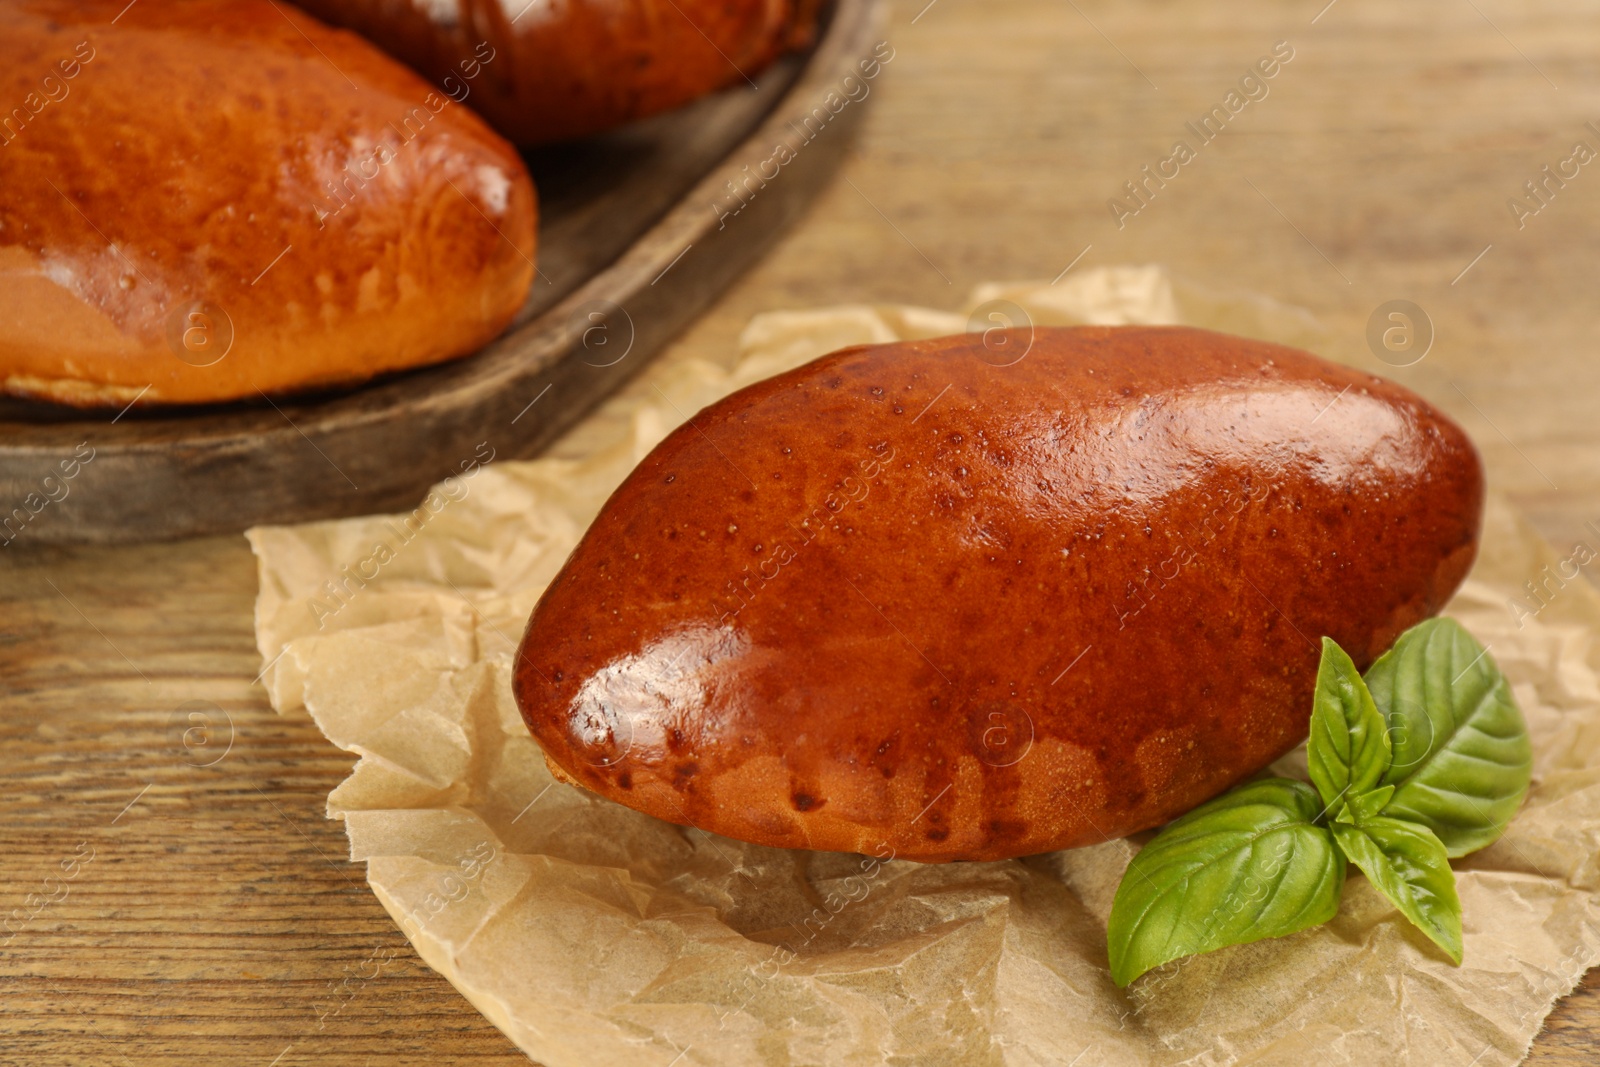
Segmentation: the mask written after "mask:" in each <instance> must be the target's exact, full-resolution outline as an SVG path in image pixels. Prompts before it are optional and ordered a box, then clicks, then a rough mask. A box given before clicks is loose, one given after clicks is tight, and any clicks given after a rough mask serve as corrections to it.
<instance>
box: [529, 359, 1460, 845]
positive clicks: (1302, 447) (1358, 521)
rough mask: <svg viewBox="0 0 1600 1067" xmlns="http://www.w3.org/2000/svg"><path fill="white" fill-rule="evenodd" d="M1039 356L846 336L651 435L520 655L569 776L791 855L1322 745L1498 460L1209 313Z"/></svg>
mask: <svg viewBox="0 0 1600 1067" xmlns="http://www.w3.org/2000/svg"><path fill="white" fill-rule="evenodd" d="M1000 341H1005V342H1007V344H998V343H997V342H1000ZM1027 341H1028V339H1027V336H1026V334H1025V333H1022V332H1013V333H1010V334H1005V335H996V334H994V333H991V334H990V335H988V342H989V343H988V344H986V343H985V338H984V336H982V335H977V334H973V335H965V336H959V337H951V338H943V339H938V340H932V341H921V342H907V343H898V344H891V345H881V346H873V347H866V348H855V349H847V350H845V351H841V352H836V353H834V354H832V355H829V356H825V357H823V358H822V359H819V360H817V361H815V362H813V363H811V364H809V365H807V366H805V367H802V368H799V369H798V370H795V371H793V372H790V373H788V374H784V375H781V376H779V377H776V378H773V379H770V380H768V381H765V382H762V383H760V384H757V385H755V386H752V387H750V388H748V389H745V390H743V391H741V392H739V393H736V394H734V395H733V396H730V397H728V398H727V399H725V400H723V401H721V402H719V403H717V404H714V405H712V406H711V407H709V408H707V409H706V410H704V411H702V412H700V413H699V414H698V415H696V416H695V417H694V418H693V419H692V420H690V422H689V423H688V424H686V425H685V426H683V427H681V428H680V429H678V430H677V431H675V432H674V433H673V434H672V435H671V436H670V437H668V438H667V439H666V440H665V441H664V442H663V443H662V444H661V445H660V446H658V447H657V448H656V449H655V450H654V451H653V452H651V453H650V455H649V456H648V457H646V459H645V460H644V462H643V463H641V464H640V465H639V467H638V468H637V470H635V471H634V473H633V474H632V475H631V476H630V477H629V478H628V479H627V481H626V482H624V483H623V484H622V486H621V487H620V488H619V489H618V490H617V491H616V493H615V494H614V495H613V496H612V497H611V499H610V500H609V501H608V503H607V504H606V505H605V507H604V509H603V510H602V511H601V513H600V515H599V517H598V518H597V519H596V520H595V522H594V524H593V526H592V527H591V528H590V530H589V532H588V533H587V535H586V536H585V537H584V538H583V540H582V541H581V543H580V544H579V545H578V547H577V549H576V550H575V551H574V552H573V554H572V556H571V558H570V559H569V560H568V561H567V563H566V565H565V566H564V567H563V568H562V570H561V572H560V573H559V574H558V575H557V577H556V578H555V580H554V581H553V582H552V583H551V585H550V587H549V589H548V590H547V591H546V592H545V594H544V597H543V599H542V600H541V601H540V602H539V605H538V607H537V609H536V610H535V612H534V613H533V617H532V619H531V621H530V623H529V626H528V630H527V633H526V635H525V637H524V639H523V642H522V646H521V649H520V652H519V658H518V661H517V665H516V673H515V689H516V696H517V699H518V702H519V704H520V706H521V708H522V712H523V716H524V718H525V719H526V721H527V723H528V726H529V728H530V729H531V730H532V731H533V733H534V735H535V737H536V738H537V739H538V741H539V743H540V744H541V745H542V746H543V748H544V751H545V753H546V757H547V759H548V760H549V761H550V762H551V764H552V766H554V767H555V768H557V769H558V771H559V773H561V774H562V776H563V777H568V778H570V779H572V780H574V781H576V782H578V783H580V784H581V785H583V786H585V787H587V788H589V789H591V790H594V791H595V792H597V793H600V794H602V795H603V796H606V797H609V798H611V799H613V800H617V801H619V802H621V803H623V804H627V805H629V806H631V807H634V808H637V809H639V810H641V811H644V812H648V813H649V814H652V815H655V816H657V817H659V818H662V819H666V820H669V821H672V822H677V823H682V824H686V825H693V826H698V827H701V828H704V829H706V830H711V831H715V832H717V833H721V834H726V835H728V836H731V837H735V838H741V839H744V840H749V841H754V842H759V843H762V844H768V845H776V846H783V847H790V848H811V849H828V850H842V851H855V852H864V853H872V854H875V855H879V856H883V855H888V854H892V855H895V856H899V857H902V858H908V859H917V860H925V861H941V860H956V859H966V860H986V859H997V858H1002V857H1008V856H1018V855H1027V854H1031V853H1038V852H1044V851H1049V850H1053V849H1060V848H1068V847H1073V846H1079V845H1087V844H1092V843H1095V842H1099V841H1104V840H1107V839H1109V838H1114V837H1119V836H1122V835H1124V834H1128V833H1132V832H1134V831H1137V830H1141V829H1145V828H1148V827H1152V826H1156V825H1159V824H1161V823H1163V822H1165V821H1167V820H1169V819H1171V818H1172V817H1174V816H1176V815H1177V814H1179V813H1181V812H1183V811H1186V810H1188V809H1189V808H1191V807H1193V806H1194V805H1196V804H1198V803H1200V802H1201V801H1203V800H1205V799H1207V798H1209V797H1212V796H1214V795H1216V794H1217V793H1219V792H1221V791H1223V790H1224V789H1226V788H1228V787H1229V786H1231V785H1233V784H1234V783H1236V782H1238V781H1239V780H1240V779H1242V778H1244V777H1245V776H1247V775H1249V774H1251V773H1253V772H1255V771H1256V770H1258V769H1260V768H1261V767H1263V766H1265V765H1266V764H1267V763H1269V762H1270V761H1272V760H1273V759H1275V758H1276V757H1278V756H1280V755H1282V754H1283V753H1284V752H1286V751H1288V750H1289V749H1290V748H1292V747H1293V746H1294V745H1295V744H1297V743H1298V742H1299V741H1301V740H1303V739H1304V738H1305V736H1306V732H1307V725H1308V720H1309V716H1310V708H1311V705H1310V700H1311V693H1312V688H1313V683H1314V679H1315V676H1316V669H1317V663H1318V647H1317V641H1318V639H1319V638H1320V637H1322V636H1323V635H1328V636H1331V637H1333V638H1334V639H1335V640H1337V641H1338V642H1339V643H1340V644H1341V645H1342V646H1343V647H1344V648H1345V649H1346V650H1348V651H1349V652H1350V653H1351V655H1352V656H1353V657H1354V658H1355V660H1356V661H1357V664H1358V665H1359V666H1362V667H1363V668H1364V667H1365V666H1366V665H1367V664H1368V663H1370V661H1371V660H1372V659H1374V658H1375V657H1376V656H1377V655H1379V654H1380V653H1381V652H1382V651H1383V650H1384V649H1385V648H1387V647H1388V645H1389V644H1390V643H1391V642H1392V641H1393V640H1394V638H1395V637H1396V636H1397V635H1398V634H1399V633H1400V632H1401V631H1402V630H1403V629H1405V628H1406V627H1408V626H1410V625H1412V624H1413V623H1415V622H1417V621H1419V620H1420V619H1423V618H1425V617H1427V616H1429V615H1432V614H1434V613H1436V612H1437V611H1438V610H1439V608H1440V607H1441V606H1442V605H1443V604H1444V603H1445V601H1446V600H1447V599H1448V598H1449V596H1450V595H1451V593H1452V592H1453V591H1454V589H1455V588H1456V586H1457V585H1458V584H1459V583H1460V581H1461V580H1462V578H1463V577H1464V576H1465V574H1466V573H1467V570H1468V569H1469V567H1470V566H1471V563H1472V560H1473V558H1474V554H1475V552H1476V543H1477V533H1478V528H1479V522H1480V513H1481V508H1482V496H1483V476H1482V469H1481V464H1480V461H1479V459H1478V455H1477V453H1476V451H1475V449H1474V448H1473V446H1472V444H1471V442H1470V441H1469V440H1468V439H1467V437H1466V435H1465V434H1464V433H1463V432H1462V431H1461V430H1460V429H1459V428H1458V427H1457V426H1456V425H1455V424H1454V423H1452V422H1451V421H1450V420H1449V419H1447V418H1446V417H1445V416H1444V415H1442V414H1441V413H1440V412H1438V411H1437V410H1435V409H1434V408H1433V407H1431V406H1430V405H1429V404H1427V403H1426V402H1425V401H1423V400H1422V399H1421V398H1419V397H1418V396H1416V395H1415V394H1413V393H1411V392H1409V391H1407V390H1405V389H1403V388H1401V387H1399V386H1397V385H1394V384H1392V383H1390V382H1387V381H1384V380H1382V379H1380V378H1376V377H1373V376H1371V375H1368V374H1363V373H1360V372H1358V371H1355V370H1352V369H1350V368H1346V367H1342V366H1338V365H1334V364H1330V363H1327V362H1325V361H1323V360H1320V359H1318V358H1316V357H1314V356H1311V355H1308V354H1306V353H1303V352H1299V351H1295V350H1292V349H1288V348H1283V347H1280V346H1276V345H1272V344H1266V343H1262V342H1256V341H1247V340H1243V339H1240V338H1235V337H1228V336H1224V335H1221V334H1215V333H1209V332H1205V331H1200V330H1192V329H1185V328H1177V327H1153V328H1145V327H1122V328H1116V327H1085V328H1079V329H1048V330H1039V331H1038V332H1037V334H1036V335H1035V336H1033V338H1032V341H1031V349H1028V351H1027V354H1026V356H1025V357H1023V358H1022V359H1020V361H1017V362H1009V361H1010V360H1012V359H1014V358H1015V355H1016V353H1017V352H1019V351H1020V350H1022V349H1023V348H1024V347H1025V345H1026V344H1027ZM1003 363H1009V365H1000V364H1003Z"/></svg>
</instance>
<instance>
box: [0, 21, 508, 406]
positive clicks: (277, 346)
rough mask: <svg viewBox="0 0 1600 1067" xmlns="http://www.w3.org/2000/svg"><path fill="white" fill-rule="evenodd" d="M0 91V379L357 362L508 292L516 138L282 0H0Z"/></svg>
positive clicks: (454, 330) (475, 322) (103, 400)
mask: <svg viewBox="0 0 1600 1067" xmlns="http://www.w3.org/2000/svg"><path fill="white" fill-rule="evenodd" d="M124 9H125V10H124ZM0 106H3V107H5V108H7V110H6V111H4V112H3V113H0V391H4V392H9V393H14V394H22V395H30V396H38V397H44V398H48V399H52V400H58V401H62V402H65V403H71V404H83V405H93V404H102V405H115V406H119V407H120V406H122V405H123V404H126V403H128V402H129V401H130V400H132V399H134V398H135V397H139V398H140V400H141V402H142V403H154V402H194V401H211V400H229V399H234V398H237V397H255V396H256V394H257V391H260V392H263V393H268V394H273V393H284V392H290V391H294V390H299V389H306V388H311V387H315V386H325V385H337V384H344V383H350V382H357V381H361V380H363V379H366V378H370V377H371V376H373V375H375V374H378V373H381V372H384V371H391V370H397V369H400V368H404V367H413V366H417V365H420V364H426V363H433V362H437V361H439V360H443V359H448V358H451V357H454V356H460V355H465V354H467V353H469V352H472V351H474V350H475V349H477V348H478V347H480V346H481V345H483V344H484V343H485V342H487V341H488V340H490V339H492V338H493V337H495V336H496V335H497V334H499V333H500V332H501V331H502V330H503V329H504V328H505V326H506V325H507V323H509V322H510V321H511V318H512V317H513V315H515V313H516V310H517V308H518V307H519V306H520V305H521V303H522V300H523V298H524V296H525V295H526V292H527V288H528V283H529V281H530V279H531V277H532V274H533V263H532V256H533V250H534V196H533V186H532V184H531V182H530V181H529V179H528V174H527V170H526V169H525V168H524V166H523V164H522V160H521V159H520V158H519V157H518V155H517V154H516V151H515V150H514V149H513V148H512V147H511V145H509V144H507V143H506V142H505V141H504V140H503V139H501V138H500V137H499V135H497V134H496V133H495V132H494V131H493V130H491V129H490V128H489V127H488V126H487V125H486V124H485V123H484V122H483V120H482V119H480V118H479V117H478V116H477V115H476V114H474V113H472V112H471V111H470V110H468V109H467V108H466V107H463V106H461V105H459V104H456V103H453V102H451V101H450V99H449V98H448V97H447V96H445V95H444V93H443V92H442V91H441V90H439V89H437V88H435V87H433V86H430V85H428V84H427V83H426V82H424V81H423V80H422V79H421V78H419V77H418V76H417V75H416V74H414V73H412V72H411V71H410V70H408V69H406V68H405V67H404V66H402V65H400V64H399V63H398V62H396V61H394V60H392V59H390V58H388V57H387V56H385V55H383V54H382V53H380V52H379V51H378V50H377V49H376V48H374V47H373V46H372V45H370V44H368V43H367V42H365V41H363V40H361V39H360V38H358V37H356V36H355V35H354V34H350V33H346V32H344V31H342V30H332V29H329V28H328V27H326V26H323V25H321V24H320V23H318V22H317V21H316V20H315V19H313V18H311V17H310V16H308V15H305V14H303V13H301V12H299V11H297V10H295V9H294V8H292V7H290V6H289V5H287V4H282V3H273V2H272V0H169V2H163V3H138V4H133V5H131V6H130V5H129V4H128V3H127V0H16V2H10V3H5V4H0ZM213 361H214V362H213Z"/></svg>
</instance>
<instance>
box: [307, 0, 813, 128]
mask: <svg viewBox="0 0 1600 1067" xmlns="http://www.w3.org/2000/svg"><path fill="white" fill-rule="evenodd" d="M300 6H301V7H304V8H305V9H306V10H308V11H311V12H312V13H314V14H316V15H317V16H318V17H320V18H323V19H326V20H327V21H329V22H331V23H334V24H335V25H340V26H348V27H350V28H351V29H353V30H355V31H356V32H358V33H360V34H362V35H363V36H365V37H367V38H368V39H370V40H372V41H375V42H377V43H378V45H379V46H381V47H382V48H383V49H384V50H385V51H386V52H389V53H390V54H391V55H394V56H398V57H399V58H401V59H402V60H404V61H405V62H407V63H409V64H411V65H412V66H413V67H415V68H416V69H417V70H420V71H422V72H423V73H424V74H426V75H427V76H428V77H429V78H430V79H432V80H433V81H435V82H436V83H438V84H441V85H443V86H444V87H445V88H446V89H447V90H449V91H450V92H451V93H452V94H453V95H455V96H456V97H457V98H458V99H463V100H465V101H466V102H467V103H468V104H469V105H471V106H472V107H475V108H477V109H478V111H479V112H481V113H482V114H483V115H484V116H486V117H487V118H488V119H489V121H490V122H491V123H492V124H493V125H494V127H495V128H496V129H498V130H499V131H500V132H501V133H504V134H505V135H506V136H507V137H509V138H511V139H512V140H513V141H515V142H517V143H518V144H522V145H537V144H545V143H548V142H552V141H563V140H569V139H572V138H575V137H584V136H587V135H589V134H592V133H597V132H599V131H601V130H606V129H610V128H611V127H613V126H617V125H620V124H622V123H624V122H629V121H631V120H633V119H638V118H644V117H645V116H648V115H654V114H657V113H658V112H662V111H667V110H669V109H671V108H675V107H678V106H680V105H682V104H686V103H688V102H689V101H691V100H694V99H696V98H698V97H701V96H704V95H706V94H707V93H710V92H714V91H715V90H717V89H721V88H724V87H726V86H730V85H741V84H745V83H746V82H747V81H749V80H750V79H753V78H754V77H755V76H756V75H757V74H759V73H760V72H761V71H762V70H763V69H765V68H766V66H767V65H768V64H770V63H771V62H772V61H773V60H774V59H776V58H777V57H778V56H780V55H782V54H783V53H785V52H788V51H792V50H796V49H799V48H803V47H805V46H807V45H808V44H810V43H811V39H812V36H813V33H814V30H815V24H816V20H817V7H818V0H301V4H300Z"/></svg>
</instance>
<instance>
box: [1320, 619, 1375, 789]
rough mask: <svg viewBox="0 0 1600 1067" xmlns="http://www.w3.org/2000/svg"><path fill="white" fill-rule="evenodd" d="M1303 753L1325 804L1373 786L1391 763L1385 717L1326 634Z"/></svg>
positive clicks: (1340, 650)
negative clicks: (1307, 740)
mask: <svg viewBox="0 0 1600 1067" xmlns="http://www.w3.org/2000/svg"><path fill="white" fill-rule="evenodd" d="M1306 758H1307V762H1308V764H1309V766H1310V770H1311V781H1312V782H1313V783H1314V784H1315V785H1316V787H1317V792H1318V793H1321V794H1322V803H1323V804H1324V806H1325V808H1326V809H1329V810H1331V809H1333V808H1335V807H1336V806H1337V805H1338V804H1339V802H1340V801H1341V800H1348V799H1349V798H1350V797H1351V796H1355V795H1356V794H1359V793H1365V792H1367V791H1368V790H1370V789H1372V788H1373V787H1374V786H1376V785H1377V784H1378V783H1379V781H1380V780H1381V779H1382V778H1383V772H1384V771H1386V770H1388V769H1389V730H1388V723H1386V722H1385V721H1384V718H1383V716H1382V715H1381V714H1380V713H1379V712H1378V709H1377V706H1376V705H1374V704H1373V702H1372V694H1371V693H1369V692H1367V683H1366V682H1364V681H1362V680H1361V672H1360V671H1358V670H1356V665H1355V664H1354V663H1352V662H1351V661H1350V657H1349V656H1347V655H1345V651H1344V649H1342V648H1340V647H1339V646H1338V644H1336V643H1335V642H1334V641H1333V640H1332V639H1331V638H1327V637H1324V638H1323V639H1322V662H1321V663H1320V664H1319V665H1318V667H1317V689H1316V697H1315V701H1314V703H1313V704H1312V706H1311V740H1310V743H1309V744H1308V745H1307V748H1306Z"/></svg>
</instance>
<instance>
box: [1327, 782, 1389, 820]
mask: <svg viewBox="0 0 1600 1067" xmlns="http://www.w3.org/2000/svg"><path fill="white" fill-rule="evenodd" d="M1392 796H1394V786H1392V785H1381V786H1379V787H1378V788H1376V789H1369V790H1367V791H1366V792H1365V793H1361V794H1358V795H1356V796H1353V797H1351V798H1350V799H1349V800H1348V801H1346V802H1345V804H1344V806H1343V807H1341V808H1340V810H1339V821H1340V822H1350V823H1355V824H1357V825H1360V824H1361V823H1364V822H1366V821H1367V820H1368V819H1370V818H1372V817H1373V816H1375V815H1377V814H1378V813H1379V812H1380V811H1382V810H1383V807H1384V805H1385V804H1387V803H1389V798H1390V797H1392ZM1347 815H1348V818H1347V817H1346V816H1347Z"/></svg>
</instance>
